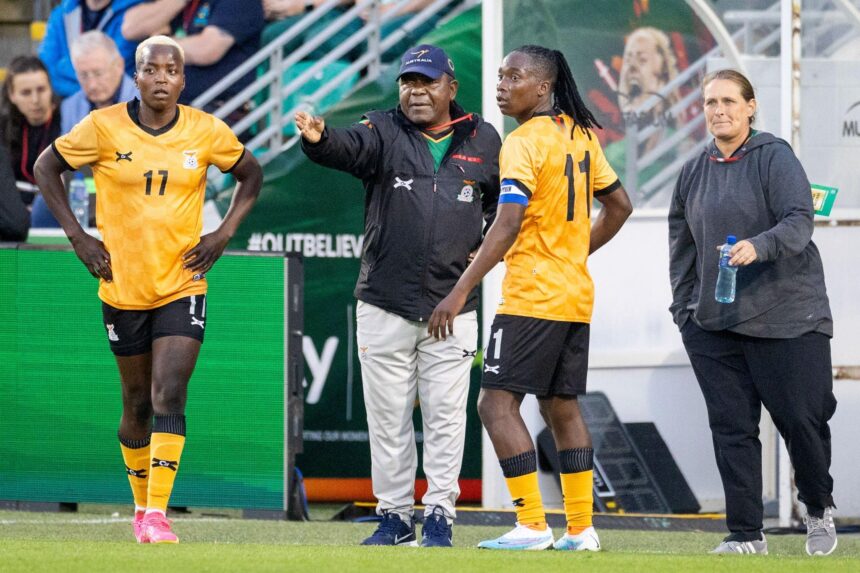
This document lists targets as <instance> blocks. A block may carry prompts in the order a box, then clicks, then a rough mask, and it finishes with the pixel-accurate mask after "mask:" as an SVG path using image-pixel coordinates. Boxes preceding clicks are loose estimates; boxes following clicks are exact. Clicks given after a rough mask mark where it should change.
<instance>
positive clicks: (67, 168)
mask: <svg viewBox="0 0 860 573" xmlns="http://www.w3.org/2000/svg"><path fill="white" fill-rule="evenodd" d="M51 150H52V151H53V152H54V155H56V156H57V159H59V160H60V165H62V166H63V171H76V169H75V168H74V167H72V166H71V165H69V162H68V161H66V158H65V157H63V154H62V153H60V150H59V149H57V146H56V145H55V144H54V143H52V144H51Z"/></svg>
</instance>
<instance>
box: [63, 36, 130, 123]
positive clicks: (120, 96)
mask: <svg viewBox="0 0 860 573" xmlns="http://www.w3.org/2000/svg"><path fill="white" fill-rule="evenodd" d="M72 64H73V65H74V67H75V74H76V75H77V77H78V81H79V82H80V84H81V90H80V91H78V92H77V93H75V94H74V95H72V96H70V97H68V98H66V99H65V100H64V101H63V103H62V104H61V106H60V111H61V112H62V116H63V121H62V126H61V127H62V131H63V133H68V132H69V131H71V130H72V128H73V127H74V126H75V124H77V123H78V122H79V121H81V120H82V119H84V117H86V115H87V114H88V113H90V112H91V111H93V110H94V109H101V108H103V107H108V106H110V105H113V104H115V103H119V102H123V101H130V100H132V99H134V98H135V97H136V96H137V88H135V87H134V80H132V79H131V78H130V77H129V76H128V75H126V73H125V63H124V61H123V59H122V54H120V53H119V50H118V49H117V46H116V43H115V42H114V41H113V40H112V39H111V37H110V36H108V35H107V34H105V33H104V32H99V31H98V30H93V31H91V32H87V33H85V34H83V35H81V36H80V37H78V39H77V40H75V42H74V43H73V44H72Z"/></svg>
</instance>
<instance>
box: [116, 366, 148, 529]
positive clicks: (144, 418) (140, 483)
mask: <svg viewBox="0 0 860 573" xmlns="http://www.w3.org/2000/svg"><path fill="white" fill-rule="evenodd" d="M116 363H117V366H118V367H119V376H120V382H121V385H122V418H120V422H119V432H118V436H119V441H120V449H121V450H122V457H123V461H124V462H125V469H126V472H127V473H128V481H129V485H131V491H132V494H133V495H134V521H133V523H132V525H133V528H134V537H135V539H137V541H138V543H145V542H146V540H145V539H144V537H143V536H142V524H143V517H144V513H145V512H146V503H147V489H148V486H149V469H150V468H149V464H150V455H149V440H150V438H149V435H150V433H151V432H152V399H151V389H152V353H151V352H147V353H146V354H138V355H135V356H117V357H116Z"/></svg>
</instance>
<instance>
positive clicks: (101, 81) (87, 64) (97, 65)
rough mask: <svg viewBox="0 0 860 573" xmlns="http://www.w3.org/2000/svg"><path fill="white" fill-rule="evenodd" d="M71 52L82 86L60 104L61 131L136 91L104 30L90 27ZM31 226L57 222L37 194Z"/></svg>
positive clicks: (125, 99)
mask: <svg viewBox="0 0 860 573" xmlns="http://www.w3.org/2000/svg"><path fill="white" fill-rule="evenodd" d="M71 54H72V64H73V65H74V67H75V74H76V75H77V77H78V81H79V82H80V84H81V86H83V87H82V89H81V90H80V91H78V92H76V93H75V94H74V95H71V96H69V97H67V98H66V99H64V100H63V103H61V104H60V115H61V116H62V118H63V119H62V121H61V122H60V131H61V133H68V132H70V131H71V130H72V128H73V127H74V126H75V124H77V123H78V122H79V121H81V120H82V119H84V118H85V117H86V116H87V114H88V113H90V112H91V111H92V110H94V109H101V108H103V107H108V106H110V105H113V104H115V103H119V102H123V101H129V100H131V99H134V97H135V96H136V95H137V88H135V87H134V80H132V79H131V78H130V77H128V76H127V75H126V74H125V63H124V62H123V59H122V55H121V54H120V53H119V50H118V49H117V47H116V43H115V42H114V41H113V40H112V39H111V37H110V36H108V35H107V34H105V33H104V32H100V31H98V30H91V31H89V32H85V33H84V34H82V35H81V36H79V37H78V38H77V39H76V40H75V41H74V42H73V43H72V47H71ZM93 197H95V196H94V195H93ZM91 199H92V197H91ZM90 203H91V204H90V211H91V212H94V205H93V204H92V203H93V201H92V200H91V201H90ZM33 226H34V227H42V228H44V227H59V226H60V224H59V223H58V222H57V220H56V219H55V218H54V215H53V214H52V213H51V211H50V209H48V206H47V205H46V204H45V200H44V199H43V198H42V197H41V196H37V197H36V199H35V201H33Z"/></svg>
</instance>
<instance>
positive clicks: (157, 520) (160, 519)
mask: <svg viewBox="0 0 860 573" xmlns="http://www.w3.org/2000/svg"><path fill="white" fill-rule="evenodd" d="M143 522H144V523H146V524H147V525H157V526H159V527H165V526H170V524H171V523H173V522H172V521H170V520H169V519H167V518H166V517H164V516H163V515H161V514H160V513H153V514H152V515H148V516H146V517H144V518H143Z"/></svg>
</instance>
